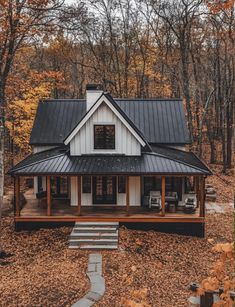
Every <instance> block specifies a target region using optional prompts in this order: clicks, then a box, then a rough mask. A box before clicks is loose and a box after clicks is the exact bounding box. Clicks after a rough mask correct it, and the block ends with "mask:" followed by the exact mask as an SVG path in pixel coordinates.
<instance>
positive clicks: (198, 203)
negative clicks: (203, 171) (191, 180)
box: [195, 176, 200, 208]
mask: <svg viewBox="0 0 235 307" xmlns="http://www.w3.org/2000/svg"><path fill="white" fill-rule="evenodd" d="M199 182H200V177H198V176H196V177H195V193H196V199H197V208H199V206H200V194H199V191H200V186H199Z"/></svg>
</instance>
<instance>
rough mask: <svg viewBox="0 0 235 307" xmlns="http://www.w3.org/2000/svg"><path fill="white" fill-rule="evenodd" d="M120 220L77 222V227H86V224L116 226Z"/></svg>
mask: <svg viewBox="0 0 235 307" xmlns="http://www.w3.org/2000/svg"><path fill="white" fill-rule="evenodd" d="M118 225H119V223H118V222H76V223H75V227H76V226H77V227H84V226H92V227H93V226H100V227H103V226H104V227H106V226H116V227H118Z"/></svg>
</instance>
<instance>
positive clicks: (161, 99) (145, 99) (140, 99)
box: [113, 97, 183, 102]
mask: <svg viewBox="0 0 235 307" xmlns="http://www.w3.org/2000/svg"><path fill="white" fill-rule="evenodd" d="M113 99H114V100H119V101H120V100H124V101H170V102H171V101H182V100H183V99H182V98H134V97H133V98H118V97H114V98H113Z"/></svg>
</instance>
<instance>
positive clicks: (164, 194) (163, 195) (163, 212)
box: [161, 176, 166, 216]
mask: <svg viewBox="0 0 235 307" xmlns="http://www.w3.org/2000/svg"><path fill="white" fill-rule="evenodd" d="M161 197H162V199H161V202H162V216H164V215H165V198H166V177H164V176H163V177H162V194H161Z"/></svg>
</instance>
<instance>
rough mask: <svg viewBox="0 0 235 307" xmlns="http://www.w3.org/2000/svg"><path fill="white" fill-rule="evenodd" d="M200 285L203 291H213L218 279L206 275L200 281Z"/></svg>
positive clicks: (216, 286) (217, 286)
mask: <svg viewBox="0 0 235 307" xmlns="http://www.w3.org/2000/svg"><path fill="white" fill-rule="evenodd" d="M201 286H202V288H203V289H204V290H205V291H215V290H217V289H218V288H219V281H218V279H217V278H216V277H208V278H207V279H204V280H203V281H202V284H201Z"/></svg>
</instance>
